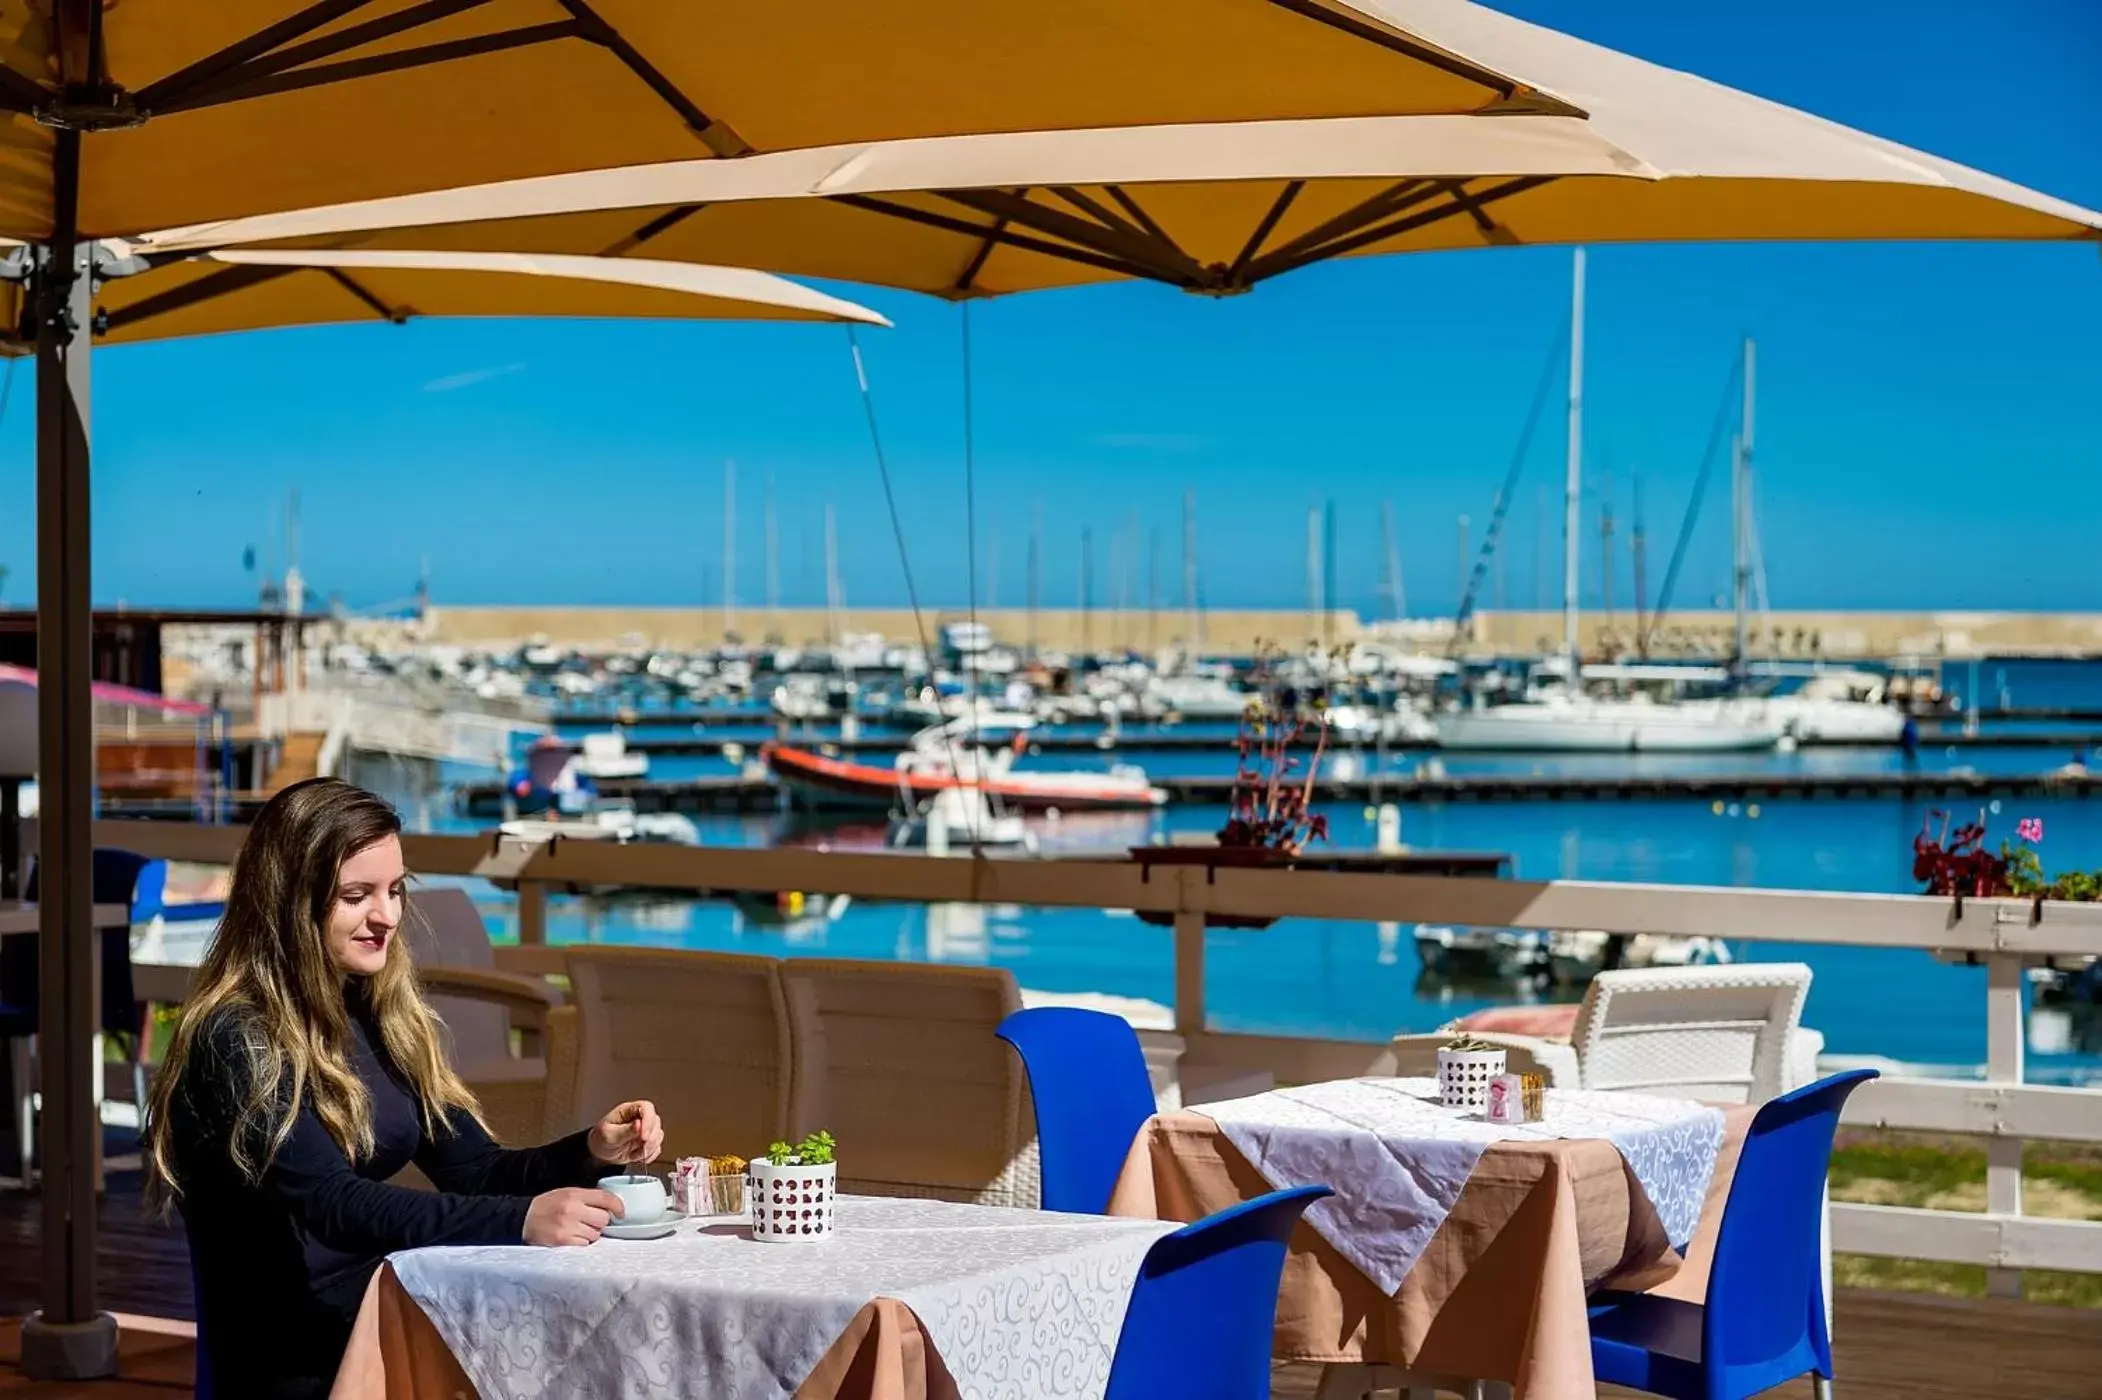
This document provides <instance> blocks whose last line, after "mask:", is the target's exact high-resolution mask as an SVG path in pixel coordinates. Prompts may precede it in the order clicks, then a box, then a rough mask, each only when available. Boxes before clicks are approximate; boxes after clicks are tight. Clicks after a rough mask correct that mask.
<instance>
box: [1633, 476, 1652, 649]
mask: <svg viewBox="0 0 2102 1400" xmlns="http://www.w3.org/2000/svg"><path fill="white" fill-rule="evenodd" d="M1629 546H1630V550H1631V552H1632V553H1633V555H1634V558H1635V649H1636V651H1637V652H1638V653H1640V655H1641V656H1642V657H1643V659H1645V660H1647V659H1648V657H1649V620H1648V619H1647V618H1645V617H1644V616H1643V613H1642V606H1643V604H1642V600H1643V598H1645V597H1646V596H1648V595H1647V589H1648V587H1649V581H1648V578H1647V570H1646V569H1645V567H1644V566H1645V565H1646V564H1647V563H1648V558H1649V539H1648V537H1647V536H1646V535H1644V534H1643V532H1642V473H1641V472H1637V473H1635V518H1634V532H1633V533H1632V534H1631V535H1630V536H1629Z"/></svg>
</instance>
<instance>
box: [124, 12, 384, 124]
mask: <svg viewBox="0 0 2102 1400" xmlns="http://www.w3.org/2000/svg"><path fill="white" fill-rule="evenodd" d="M371 3H372V0H319V3H317V4H313V5H309V6H307V7H306V8H305V9H304V10H301V11H299V12H298V13H297V14H292V15H287V16H286V17H285V18H283V19H281V20H279V21H278V22H277V23H276V24H273V25H270V26H269V27H268V28H265V29H259V30H257V31H256V32H255V33H253V34H251V35H249V36H248V37H247V38H246V39H243V40H241V41H240V42H239V43H236V44H229V45H227V46H226V47H225V48H223V49H221V50H219V52H217V53H215V54H211V55H209V56H207V57H205V58H200V59H198V60H197V61H196V62H195V63H192V64H190V65H189V66H188V67H186V68H178V69H176V70H175V71H174V72H173V73H170V74H168V76H166V77H165V78H160V79H158V80H156V81H154V82H151V83H148V84H147V85H146V86H145V87H143V88H141V89H139V91H138V93H137V94H136V97H135V100H136V101H137V103H138V105H139V106H141V107H144V108H147V109H148V110H152V109H154V108H157V107H159V106H160V105H161V103H163V102H164V101H166V100H167V99H169V98H171V97H179V96H181V95H183V94H184V93H187V92H188V91H189V90H190V89H191V88H193V87H195V86H197V85H198V84H201V83H204V82H207V81H209V80H210V79H212V78H216V77H218V76H219V75H220V74H221V73H224V72H225V71H227V70H228V69H229V68H238V67H240V66H241V65H242V64H244V63H246V62H248V61H249V60H250V59H255V58H261V57H262V56H263V55H264V54H266V53H269V52H270V51H271V50H272V49H274V48H277V47H278V46H279V45H282V44H289V43H291V42H292V41H293V40H294V39H297V38H298V37H300V36H301V35H302V34H311V33H313V32H314V31H315V30H317V29H319V28H321V27H322V26H323V25H325V24H333V23H335V21H337V20H339V19H341V18H342V17H343V16H345V15H347V14H351V13H353V12H355V11H357V10H362V9H364V8H365V7H366V6H367V5H369V4H371Z"/></svg>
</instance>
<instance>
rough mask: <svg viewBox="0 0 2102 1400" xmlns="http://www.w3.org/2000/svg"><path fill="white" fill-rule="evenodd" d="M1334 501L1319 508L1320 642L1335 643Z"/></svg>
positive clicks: (1326, 644) (1329, 644) (1327, 644)
mask: <svg viewBox="0 0 2102 1400" xmlns="http://www.w3.org/2000/svg"><path fill="white" fill-rule="evenodd" d="M1335 617H1336V503H1335V502H1334V501H1330V502H1328V503H1327V504H1325V505H1324V506H1322V508H1321V644H1322V645H1323V646H1334V645H1335V644H1336V623H1335Z"/></svg>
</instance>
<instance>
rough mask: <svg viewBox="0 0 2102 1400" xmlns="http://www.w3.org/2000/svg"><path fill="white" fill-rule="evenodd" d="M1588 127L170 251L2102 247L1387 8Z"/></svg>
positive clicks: (1473, 29)
mask: <svg viewBox="0 0 2102 1400" xmlns="http://www.w3.org/2000/svg"><path fill="white" fill-rule="evenodd" d="M1362 8H1363V10H1364V12H1365V13H1366V14H1367V15H1371V16H1377V17H1379V18H1382V19H1384V20H1386V21H1388V22H1390V23H1392V24H1393V25H1396V26H1399V27H1402V28H1405V29H1406V30H1407V31H1408V32H1409V33H1410V34H1412V35H1414V36H1417V37H1419V38H1423V39H1428V40H1429V41H1431V42H1433V43H1436V44H1437V45H1439V46H1440V48H1441V49H1445V50H1448V51H1451V52H1454V53H1458V54H1462V55H1464V56H1466V57H1467V58H1469V59H1470V60H1472V61H1474V62H1477V63H1480V64H1482V65H1484V66H1487V67H1490V68H1493V69H1495V70H1497V71H1502V72H1509V73H1514V74H1518V75H1521V76H1522V77H1523V78H1524V79H1525V81H1526V82H1527V83H1528V84H1530V85H1532V86H1533V87H1534V90H1536V91H1551V92H1554V93H1556V94H1559V95H1561V96H1563V97H1565V98H1567V99H1569V100H1571V101H1572V102H1574V103H1575V104H1576V105H1577V106H1578V107H1579V108H1580V113H1577V114H1571V113H1562V114H1546V115H1529V114H1503V115H1494V116H1488V115H1481V114H1474V115H1465V116H1440V115H1417V116H1368V117H1352V118H1336V117H1331V118H1321V119H1307V120H1279V121H1264V122H1250V123H1206V124H1176V125H1163V126H1156V127H1150V128H1141V129H1131V128H1122V129H1091V130H1080V131H1053V132H1029V133H1007V134H993V135H961V136H948V137H936V138H927V139H918V140H907V141H891V142H873V143H857V144H851V145H841V146H834V147H828V148H821V149H804V150H796V151H790V152H783V153H779V154H772V155H763V156H754V157H750V158H747V159H745V160H742V161H737V162H721V161H716V162H707V161H686V162H671V163H666V164H662V165H657V166H649V167H632V168H629V169H625V170H610V171H598V172H589V173H581V174H572V175H567V176H557V177H553V178H549V179H541V180H529V181H518V182H511V183H508V184H499V185H488V186H481V187H476V188H469V189H461V190H454V191H448V192H444V193H439V194H432V195H424V196H411V197H408V198H403V199H394V200H384V201H375V202H368V203H364V204H353V205H348V206H338V207H335V208H328V209H321V210H313V211H306V212H303V213H298V214H292V215H287V216H282V217H263V218H257V219H249V220H240V221H235V222H232V223H229V224H219V225H213V226H209V227H206V228H202V229H193V230H176V231H171V232H168V233H166V234H164V235H158V236H155V237H151V238H149V239H148V240H147V242H148V243H149V244H150V245H153V246H169V247H181V246H184V245H185V244H186V243H188V242H190V241H192V240H194V239H203V240H206V241H214V242H222V243H229V244H234V243H257V242H266V241H272V240H277V239H297V240H311V241H335V242H343V241H347V240H363V239H370V240H372V241H377V242H388V241H393V240H398V239H410V240H413V241H416V242H417V243H419V244H434V245H437V246H470V247H472V246H507V247H525V248H543V249H553V250H561V251H571V252H593V253H606V254H613V255H620V254H626V253H630V252H634V251H637V250H640V251H644V252H646V253H647V254H648V255H649V256H651V257H672V258H693V259H698V260H702V261H709V262H721V263H734V264H747V265H751V266H759V267H765V268H767V269H768V270H770V271H776V272H787V273H802V274H810V275H820V276H829V277H840V278H845V279H849V280H859V281H868V282H876V283H882V284H885V285H889V286H896V287H907V288H912V289H915V290H919V291H926V292H934V293H937V294H941V295H948V296H976V295H995V294H999V293H1003V292H1016V291H1027V290H1032V289H1036V288H1042V287H1054V286H1066V285H1072V284H1076V283H1085V282H1096V281H1104V280H1111V279H1116V278H1150V279H1153V280H1157V281H1162V282H1167V283H1170V284H1172V285H1177V286H1182V287H1186V288H1188V289H1189V290H1192V291H1196V292H1203V293H1212V294H1221V293H1232V292H1238V291H1244V290H1246V289H1247V288H1249V287H1250V286H1252V285H1254V284H1255V283H1257V282H1259V281H1261V280H1263V279H1265V278H1268V277H1273V276H1277V275H1279V274H1281V273H1284V272H1289V271H1291V270H1293V269H1295V268H1298V267H1303V266H1305V265H1307V264H1308V263H1311V262H1316V261H1321V260H1324V259H1329V258H1336V257H1350V256H1362V255H1365V254H1369V253H1389V252H1414V251H1427V250H1432V249H1451V248H1469V247H1482V246H1494V245H1510V244H1556V243H1598V242H1616V241H1653V240H1684V239H1912V238H1965V239H2075V238H2094V237H2096V236H2097V229H2098V227H2102V215H2097V214H2096V213H2094V212H2092V211H2090V210H2086V209H2081V208H2078V207H2076V206H2074V205H2071V204H2068V203H2065V202H2063V201H2061V200H2056V199H2053V198H2051V197H2049V196H2047V195H2043V194H2039V193H2037V192H2035V191H2033V190H2028V189H2024V188H2023V187H2021V186H2019V185H2015V184H2012V183H2010V182H2008V181H2005V180H2001V179H1999V178H1997V177H1995V176H1991V175H1987V174H1984V173H1982V172H1980V171H1977V170H1972V169H1969V168H1967V167H1965V166H1961V165H1958V164H1955V163H1954V162H1951V161H1945V160H1942V159H1940V158H1938V157H1935V156H1932V155H1928V154H1926V153H1924V152H1920V151H1915V150H1910V149H1908V148H1906V147H1904V146H1900V145H1898V144H1896V143H1894V142H1890V141H1885V140H1882V139H1880V138H1878V137H1874V136H1869V135H1866V134H1864V133H1861V132H1858V131H1854V130H1851V129H1849V128H1847V127H1844V126H1840V125H1838V124H1836V123H1833V122H1829V121H1825V120H1823V119H1821V118H1817V117H1813V116H1810V115H1808V114H1806V113H1803V112H1800V111H1796V110H1794V109H1792V108H1788V107H1784V106H1782V105H1780V104H1778V103H1775V102H1769V101H1766V100H1765V99H1762V98H1759V97H1754V96H1752V95H1750V94H1748V93H1743V92H1738V91H1736V90H1733V89H1731V88H1727V87H1723V86H1721V85H1719V84H1716V83H1712V82H1709V81H1707V80H1705V79H1702V78H1698V77H1694V76H1692V75H1690V74H1686V73H1681V72H1676V71H1673V70H1671V69H1666V68H1661V67H1658V66H1657V65H1655V64H1651V63H1646V62H1644V61H1642V60H1640V59H1636V58H1632V57H1629V56H1627V55H1625V54H1620V53H1616V52H1614V51H1612V50H1610V49H1605V48H1601V47H1599V46H1597V45H1595V44H1589V43H1585V42H1583V41H1581V40H1578V39H1574V38H1571V37H1569V36H1567V35H1563V34H1558V33H1556V32H1554V31H1552V30H1547V29H1542V28H1540V27H1538V26H1535V25H1530V24H1526V23H1523V22H1522V21H1519V20H1514V19H1511V18H1510V17H1508V16H1506V15H1502V14H1499V13H1497V12H1496V11H1493V10H1489V9H1485V8H1483V7H1481V6H1478V5H1471V4H1466V3H1462V2H1461V0H1364V4H1363V6H1362Z"/></svg>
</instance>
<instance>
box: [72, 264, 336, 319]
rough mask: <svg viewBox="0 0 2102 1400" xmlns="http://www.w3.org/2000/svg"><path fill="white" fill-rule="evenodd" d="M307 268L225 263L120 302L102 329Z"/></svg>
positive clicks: (228, 294)
mask: <svg viewBox="0 0 2102 1400" xmlns="http://www.w3.org/2000/svg"><path fill="white" fill-rule="evenodd" d="M301 271H305V269H304V268H298V267H272V266H265V265H261V264H243V265H241V266H238V267H222V268H220V269H218V270H217V271H215V272H210V273H207V274H206V275H204V276H203V277H199V278H197V279H195V280H194V281H190V282H185V283H183V284H182V285H181V286H180V287H170V288H169V289H168V290H167V291H165V292H156V293H155V294H154V295H152V296H150V297H141V298H140V299H139V300H137V301H135V302H133V303H132V304H131V305H129V306H120V307H118V308H117V309H116V310H114V311H111V312H109V313H107V315H106V316H105V317H104V318H103V331H104V332H105V333H107V332H109V331H116V330H123V329H125V328H127V327H129V326H135V325H137V324H138V323H139V322H141V321H150V320H152V319H153V318H154V317H155V316H165V315H167V314H168V313H169V312H171V311H183V310H187V309H188V308H190V307H192V306H196V305H198V304H199V303H200V302H207V301H211V300H214V299H215V298H218V297H223V296H231V295H233V294H234V293H235V292H245V291H247V290H248V289H249V288H250V287H255V286H260V285H261V284H263V283H265V282H274V281H276V280H277V279H278V278H280V277H286V276H289V275H291V274H292V273H294V272H301Z"/></svg>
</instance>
